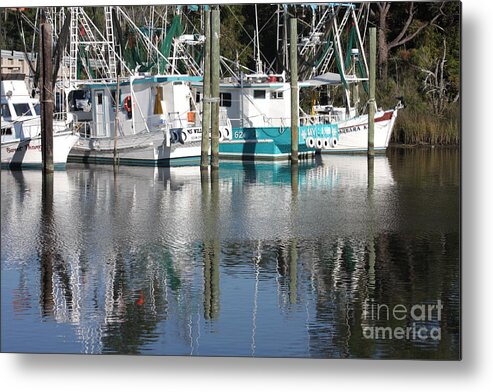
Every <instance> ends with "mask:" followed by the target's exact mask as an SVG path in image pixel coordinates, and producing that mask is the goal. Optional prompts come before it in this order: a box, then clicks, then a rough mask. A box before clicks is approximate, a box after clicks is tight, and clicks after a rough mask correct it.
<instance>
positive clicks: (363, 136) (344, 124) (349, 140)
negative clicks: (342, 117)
mask: <svg viewBox="0 0 493 392" xmlns="http://www.w3.org/2000/svg"><path fill="white" fill-rule="evenodd" d="M397 111H398V110H397V109H394V110H387V111H385V112H383V111H381V112H377V113H376V114H375V138H374V146H375V150H385V149H386V148H387V147H388V145H389V141H390V137H391V135H392V129H393V128H394V123H395V120H396V118H397ZM338 126H339V140H338V143H337V145H335V146H334V147H330V148H328V149H324V150H321V151H322V152H323V153H339V152H362V151H366V150H367V148H368V115H362V116H359V117H355V118H352V119H349V120H346V121H341V122H340V123H339V124H338Z"/></svg>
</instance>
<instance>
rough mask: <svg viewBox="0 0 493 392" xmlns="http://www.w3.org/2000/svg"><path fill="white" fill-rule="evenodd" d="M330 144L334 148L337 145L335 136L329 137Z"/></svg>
mask: <svg viewBox="0 0 493 392" xmlns="http://www.w3.org/2000/svg"><path fill="white" fill-rule="evenodd" d="M330 146H331V147H332V148H334V147H335V146H337V139H336V138H335V137H333V138H332V139H330Z"/></svg>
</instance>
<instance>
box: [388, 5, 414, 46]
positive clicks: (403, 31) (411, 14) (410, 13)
mask: <svg viewBox="0 0 493 392" xmlns="http://www.w3.org/2000/svg"><path fill="white" fill-rule="evenodd" d="M408 13H409V17H408V18H407V20H406V23H405V24H404V27H403V28H402V30H401V32H400V33H399V35H398V36H397V37H395V39H393V40H392V42H390V43H389V46H390V47H391V48H392V47H393V46H392V45H397V43H398V42H399V41H400V40H401V39H402V37H404V35H405V34H406V32H407V29H408V28H409V26H410V25H411V22H412V21H413V19H414V3H413V2H411V3H410V4H409V11H408Z"/></svg>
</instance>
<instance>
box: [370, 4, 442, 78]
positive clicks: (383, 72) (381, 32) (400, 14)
mask: <svg viewBox="0 0 493 392" xmlns="http://www.w3.org/2000/svg"><path fill="white" fill-rule="evenodd" d="M391 7H392V8H394V9H395V10H394V11H393V12H391V11H390V9H391ZM403 7H405V10H404V9H403ZM372 11H373V15H374V17H375V19H376V24H377V27H378V68H379V71H380V78H381V79H384V80H386V79H387V74H388V59H389V52H390V50H392V49H394V48H397V47H399V46H402V45H404V44H406V43H407V42H409V41H411V40H412V39H414V38H415V37H416V36H417V35H418V34H419V33H420V32H421V31H422V30H423V29H424V28H426V27H427V26H429V25H431V24H433V23H434V22H435V21H436V20H437V19H438V18H439V17H440V16H441V15H442V6H440V8H439V10H438V11H436V12H435V14H434V15H433V16H432V17H431V19H429V20H427V21H426V20H420V19H418V18H417V17H416V7H415V6H414V2H411V3H409V5H405V4H396V3H393V4H392V3H390V2H379V3H376V13H375V11H374V10H372ZM406 13H407V17H405V16H404V15H405V14H406ZM428 15H429V14H428ZM403 20H405V21H404V23H403V24H400V21H403ZM392 35H393V38H392Z"/></svg>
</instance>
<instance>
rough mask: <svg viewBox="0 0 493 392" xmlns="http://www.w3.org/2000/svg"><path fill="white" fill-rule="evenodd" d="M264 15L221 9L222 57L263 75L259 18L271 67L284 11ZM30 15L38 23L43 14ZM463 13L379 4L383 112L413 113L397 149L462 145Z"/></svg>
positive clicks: (451, 4) (453, 4)
mask: <svg viewBox="0 0 493 392" xmlns="http://www.w3.org/2000/svg"><path fill="white" fill-rule="evenodd" d="M159 7H165V6H159ZM87 8H88V9H89V13H90V14H91V17H92V18H94V21H95V22H96V24H99V25H103V24H104V16H103V7H87ZM124 8H126V9H128V10H129V15H132V18H133V19H134V22H135V23H136V24H138V25H139V24H142V25H144V24H145V18H144V15H145V14H146V13H145V12H144V11H145V8H146V6H126V7H124ZM257 8H258V12H256V10H255V7H254V5H253V4H243V5H228V4H225V5H224V6H222V7H221V55H222V56H225V57H227V58H236V59H237V60H238V61H239V62H240V63H241V64H245V65H246V66H248V67H249V68H251V69H255V60H254V59H253V57H254V56H253V51H252V47H251V37H252V36H253V35H252V34H254V32H255V20H256V19H255V17H256V15H258V23H259V26H264V28H263V30H262V37H261V38H262V39H261V40H260V42H259V45H260V50H261V52H262V53H263V56H264V58H265V60H266V61H267V62H268V63H270V62H275V60H276V59H277V60H279V53H278V52H277V50H276V33H277V31H276V25H275V23H268V22H269V20H270V18H271V16H272V15H273V12H274V11H275V10H276V5H271V4H258V5H257ZM182 12H185V13H187V18H188V20H189V21H190V22H191V23H192V24H194V25H195V26H196V27H198V26H200V15H199V13H198V12H192V11H189V10H187V9H186V8H184V9H183V11H182ZM25 13H26V14H27V15H28V16H33V15H35V9H34V8H33V9H29V10H27V11H25ZM171 14H172V13H170V15H171ZM290 14H292V16H295V17H297V18H298V20H299V21H300V23H301V25H300V26H302V27H301V29H302V30H303V23H304V22H307V23H308V22H310V20H311V19H310V18H311V13H310V12H308V10H307V8H306V7H296V8H294V7H292V8H290ZM460 14H461V4H460V2H458V1H446V2H416V3H414V2H392V3H390V2H374V3H371V5H370V11H369V16H368V26H375V27H377V32H378V37H377V46H378V48H377V67H378V69H377V89H376V90H377V102H378V105H379V107H382V108H388V107H393V106H394V105H395V104H396V97H404V99H405V103H406V108H405V109H403V110H401V111H400V112H399V115H398V117H397V121H396V124H395V128H394V132H393V134H392V138H391V143H393V144H395V143H398V144H403V145H459V144H460V123H461V122H460V118H461V110H460V45H461V43H460V36H461V32H460ZM18 18H19V16H18V15H17V14H16V11H12V10H8V9H5V10H3V12H2V20H3V23H2V26H1V27H0V28H1V31H0V38H1V46H2V49H11V50H20V51H22V50H23V48H24V47H25V46H24V44H23V41H22V38H21V36H20V34H19V28H18V27H19V19H18ZM239 24H241V26H242V28H241V29H240V28H238V25H239ZM308 25H309V23H308ZM300 33H301V34H303V31H300ZM347 34H349V31H345V32H343V34H342V35H343V36H342V41H343V42H344V38H347V37H345V35H347ZM31 40H32V37H31V36H26V43H25V44H27V47H31ZM278 62H279V61H278ZM276 64H277V63H276ZM277 68H278V69H276V71H278V72H282V70H283V68H282V65H277ZM360 91H362V92H361V96H360V99H359V105H360V107H361V108H363V106H364V105H365V102H367V99H368V97H367V96H366V94H365V92H364V91H363V89H360ZM333 93H334V94H333ZM335 93H340V90H338V89H337V87H336V88H335V89H334V91H332V92H331V93H330V95H331V96H336V94H335ZM313 94H314V93H313V92H311V91H310V92H306V94H305V93H303V92H302V93H300V103H301V106H302V108H303V109H304V110H305V111H307V110H310V103H311V102H312V97H313ZM339 95H340V94H339ZM339 103H342V102H339Z"/></svg>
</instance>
